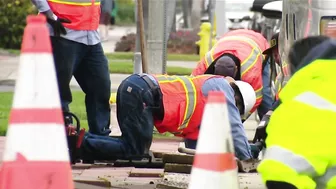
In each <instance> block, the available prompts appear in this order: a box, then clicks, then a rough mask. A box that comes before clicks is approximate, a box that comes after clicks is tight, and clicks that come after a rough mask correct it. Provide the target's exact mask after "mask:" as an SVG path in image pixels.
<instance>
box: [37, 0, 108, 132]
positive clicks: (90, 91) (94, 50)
mask: <svg viewBox="0 0 336 189" xmlns="http://www.w3.org/2000/svg"><path fill="white" fill-rule="evenodd" d="M31 1H32V3H33V4H34V5H35V6H36V8H37V9H38V10H39V12H40V13H41V14H43V15H45V16H46V18H47V22H48V28H49V34H50V40H51V45H52V51H53V57H54V62H55V69H56V76H57V83H58V88H59V92H60V98H61V103H62V109H63V112H68V111H70V110H69V104H70V103H71V102H72V95H71V90H70V85H69V84H70V81H71V78H72V76H74V77H75V78H76V80H77V82H78V84H79V85H80V87H81V88H82V90H83V92H84V93H85V105H86V112H87V119H88V124H89V132H90V133H93V134H97V135H106V136H108V135H109V134H110V132H111V131H110V129H109V126H110V105H109V98H110V94H111V91H110V90H111V81H110V73H109V71H108V62H107V59H106V57H105V54H104V50H103V48H102V45H101V42H100V37H99V33H98V25H99V18H100V0H80V1H79V0H31ZM83 103H84V102H83ZM65 115H66V114H65ZM65 120H71V119H65ZM66 124H69V123H66Z"/></svg>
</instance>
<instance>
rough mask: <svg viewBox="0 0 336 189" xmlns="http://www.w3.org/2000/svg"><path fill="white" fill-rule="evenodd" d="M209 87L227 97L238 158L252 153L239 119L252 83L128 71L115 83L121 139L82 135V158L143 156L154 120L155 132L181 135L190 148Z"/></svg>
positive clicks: (251, 92)
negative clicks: (117, 83) (83, 136)
mask: <svg viewBox="0 0 336 189" xmlns="http://www.w3.org/2000/svg"><path fill="white" fill-rule="evenodd" d="M209 91H223V92H224V94H225V96H226V99H227V105H228V111H229V121H230V124H231V128H232V135H233V141H234V146H235V152H236V156H237V157H238V158H239V159H241V160H248V159H252V158H254V157H255V154H252V152H251V147H250V145H249V143H248V139H247V137H246V134H245V131H244V127H243V124H242V121H241V118H240V116H241V115H244V114H246V113H248V112H249V111H250V110H251V108H252V107H253V105H254V104H255V101H256V97H255V93H254V90H253V88H252V86H251V85H249V84H248V83H246V82H243V81H235V80H233V79H232V78H224V77H223V76H216V75H201V76H196V77H193V76H168V75H149V74H141V75H140V74H133V75H131V76H129V77H128V78H126V79H125V80H124V81H123V82H122V83H121V84H120V86H119V88H118V91H117V119H118V123H119V127H120V130H121V132H122V136H121V138H120V139H117V138H111V137H105V136H96V135H92V134H87V135H86V137H85V138H84V140H83V143H82V154H83V155H82V158H83V159H90V158H91V159H97V158H100V159H113V158H114V157H125V156H130V155H143V154H145V153H147V152H148V150H149V148H150V146H151V143H152V132H153V126H154V125H155V127H156V129H157V130H158V131H159V132H160V133H164V132H170V133H173V134H174V135H175V136H179V137H183V138H184V139H185V145H186V147H187V148H192V149H195V148H196V143H197V138H198V134H199V128H200V125H201V120H202V115H203V109H204V106H205V102H206V97H207V95H208V92H209Z"/></svg>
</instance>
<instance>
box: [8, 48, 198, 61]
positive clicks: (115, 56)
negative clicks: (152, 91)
mask: <svg viewBox="0 0 336 189" xmlns="http://www.w3.org/2000/svg"><path fill="white" fill-rule="evenodd" d="M1 50H4V51H7V52H9V53H10V54H14V55H20V50H17V49H1ZM106 56H107V58H108V59H111V60H133V57H134V53H133V52H114V53H106ZM199 59H200V58H199V55H196V54H168V55H167V60H168V61H193V62H198V61H199Z"/></svg>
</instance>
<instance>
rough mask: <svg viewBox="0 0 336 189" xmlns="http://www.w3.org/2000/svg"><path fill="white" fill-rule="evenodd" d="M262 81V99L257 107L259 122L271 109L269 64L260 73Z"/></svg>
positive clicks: (272, 100)
mask: <svg viewBox="0 0 336 189" xmlns="http://www.w3.org/2000/svg"><path fill="white" fill-rule="evenodd" d="M262 80H263V89H262V92H263V98H262V101H261V104H260V105H259V107H258V109H257V110H258V116H259V119H260V120H261V119H262V117H263V116H264V115H265V114H266V113H267V112H268V111H269V110H271V109H272V105H273V102H274V99H273V98H272V92H271V86H270V80H271V76H270V64H269V62H268V63H267V64H266V65H265V68H264V71H263V73H262Z"/></svg>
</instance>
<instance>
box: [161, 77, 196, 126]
mask: <svg viewBox="0 0 336 189" xmlns="http://www.w3.org/2000/svg"><path fill="white" fill-rule="evenodd" d="M157 80H158V82H159V83H160V84H163V83H170V82H180V83H181V84H182V85H183V88H184V90H185V92H186V107H185V111H184V116H183V121H182V124H181V125H180V126H179V128H178V130H182V129H185V128H186V127H187V126H188V124H189V121H190V119H191V117H192V115H193V114H194V111H195V108H196V104H197V92H196V87H195V85H194V83H193V81H192V79H190V78H189V77H186V76H158V77H157Z"/></svg>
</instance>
